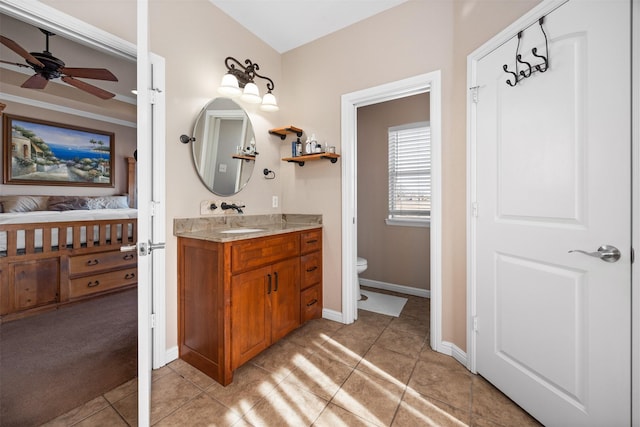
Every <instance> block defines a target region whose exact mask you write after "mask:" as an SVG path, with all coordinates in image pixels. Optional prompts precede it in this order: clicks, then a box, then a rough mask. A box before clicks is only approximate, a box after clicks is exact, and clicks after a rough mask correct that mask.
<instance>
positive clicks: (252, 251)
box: [231, 233, 300, 273]
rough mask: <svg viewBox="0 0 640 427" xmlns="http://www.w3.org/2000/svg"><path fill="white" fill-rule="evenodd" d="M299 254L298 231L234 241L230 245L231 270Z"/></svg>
mask: <svg viewBox="0 0 640 427" xmlns="http://www.w3.org/2000/svg"><path fill="white" fill-rule="evenodd" d="M299 254H300V235H299V234H298V233H288V234H281V235H277V236H272V237H265V238H261V239H249V240H243V241H239V242H234V243H233V244H232V245H231V271H232V272H233V273H236V272H239V271H244V270H248V269H252V268H256V267H261V266H263V265H268V264H273V263H274V262H276V261H280V260H283V259H287V258H292V257H295V256H298V255H299Z"/></svg>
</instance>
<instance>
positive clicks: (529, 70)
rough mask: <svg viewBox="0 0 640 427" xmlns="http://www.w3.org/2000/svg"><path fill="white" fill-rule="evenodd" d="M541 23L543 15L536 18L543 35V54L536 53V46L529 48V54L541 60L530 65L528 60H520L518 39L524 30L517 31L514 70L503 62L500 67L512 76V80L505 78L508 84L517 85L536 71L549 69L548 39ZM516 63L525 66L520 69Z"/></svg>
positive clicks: (542, 71)
mask: <svg viewBox="0 0 640 427" xmlns="http://www.w3.org/2000/svg"><path fill="white" fill-rule="evenodd" d="M543 23H544V16H543V17H541V18H540V19H539V20H538V24H540V31H542V34H543V35H544V48H545V55H540V54H538V48H537V47H534V48H533V49H531V54H532V55H533V56H535V57H536V58H540V59H542V62H541V63H539V64H536V65H533V66H532V65H531V64H530V63H529V62H527V61H523V60H522V55H521V54H520V40H521V39H522V33H523V32H524V30H522V31H520V32H518V45H517V47H516V62H515V66H516V71H515V72H513V71H509V69H508V68H509V66H508V65H507V64H504V65H503V66H502V69H503V70H504V71H505V72H507V73H509V74H511V75H512V76H513V80H511V78H509V79H507V80H506V83H507V84H508V85H509V86H511V87H515V86H517V85H518V82H520V81H521V80H524V79H527V78H529V77H531V75H532V74H533V73H535V72H536V71H539V72H541V73H544V72H545V71H547V70H548V69H549V41H548V40H547V33H546V32H545V31H544V27H543V26H542V24H543ZM518 64H522V65H525V66H526V68H525V69H524V70H520V69H519V67H518Z"/></svg>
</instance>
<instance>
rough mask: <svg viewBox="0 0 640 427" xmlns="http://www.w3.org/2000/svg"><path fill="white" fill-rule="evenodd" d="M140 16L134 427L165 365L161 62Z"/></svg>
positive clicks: (141, 8)
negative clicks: (156, 373)
mask: <svg viewBox="0 0 640 427" xmlns="http://www.w3.org/2000/svg"><path fill="white" fill-rule="evenodd" d="M137 12H138V21H137V23H138V38H137V41H138V46H137V48H138V58H137V59H138V70H137V72H138V76H137V86H138V87H137V92H138V108H137V113H138V132H137V137H138V141H137V143H138V144H137V167H136V174H137V183H138V188H137V196H138V248H137V249H138V425H140V426H148V425H150V424H151V419H150V418H151V369H152V368H156V367H159V366H162V365H163V364H164V352H165V345H164V344H165V340H164V331H165V330H164V288H165V280H164V277H165V271H164V266H165V250H164V242H165V178H164V177H165V174H164V171H165V146H164V144H165V138H164V125H165V114H164V112H165V97H164V93H165V92H164V83H165V81H164V59H163V58H162V57H159V56H157V55H154V54H152V53H150V52H149V49H148V46H149V45H148V3H147V2H146V1H139V2H138V4H137Z"/></svg>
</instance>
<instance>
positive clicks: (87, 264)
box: [69, 251, 138, 276]
mask: <svg viewBox="0 0 640 427" xmlns="http://www.w3.org/2000/svg"><path fill="white" fill-rule="evenodd" d="M137 263H138V254H137V253H136V252H135V251H131V252H120V251H111V252H99V253H94V254H88V255H78V256H72V257H70V258H69V275H71V276H78V275H81V274H91V273H93V272H98V271H104V270H113V269H114V268H120V267H126V266H132V265H137Z"/></svg>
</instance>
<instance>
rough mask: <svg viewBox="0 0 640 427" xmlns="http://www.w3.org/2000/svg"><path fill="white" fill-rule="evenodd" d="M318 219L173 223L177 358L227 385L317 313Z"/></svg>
mask: <svg viewBox="0 0 640 427" xmlns="http://www.w3.org/2000/svg"><path fill="white" fill-rule="evenodd" d="M317 218H318V217H317V216H315V215H310V216H305V215H295V216H291V215H282V216H279V215H275V216H274V215H265V216H260V215H256V216H238V217H227V218H217V219H213V218H211V219H206V218H205V219H201V218H198V219H194V220H189V219H187V220H179V219H178V220H175V222H174V234H175V235H176V236H178V290H179V321H178V328H179V329H178V335H179V337H178V338H179V351H180V358H181V359H183V360H185V361H186V362H188V363H189V364H191V365H193V366H195V367H196V368H198V369H200V370H201V371H202V372H204V373H206V374H207V375H209V376H210V377H212V378H213V379H215V380H216V381H218V382H219V383H220V384H222V385H227V384H229V383H231V381H232V379H233V371H234V370H235V369H237V368H238V367H239V366H241V365H242V364H244V363H246V362H247V361H248V360H250V359H251V358H252V357H254V356H256V355H257V354H259V353H260V352H261V351H263V350H264V349H266V348H268V347H269V346H270V345H272V344H274V343H275V342H277V341H278V340H279V339H281V338H282V337H284V336H285V335H286V334H288V333H289V332H291V331H293V330H294V329H296V328H297V327H299V326H300V325H301V324H303V323H304V322H306V321H308V320H310V319H314V318H318V317H321V316H322V228H321V227H322V225H321V224H320V222H319V220H318V219H317ZM234 220H235V222H234ZM222 221H224V223H221V222H222ZM247 223H250V224H251V225H250V226H248V225H247Z"/></svg>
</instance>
